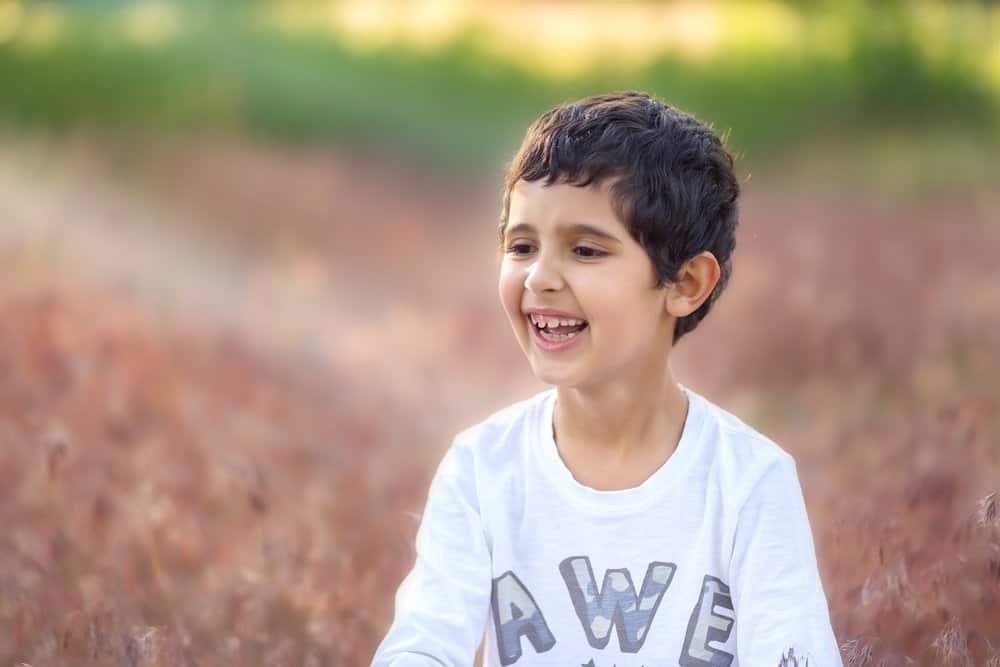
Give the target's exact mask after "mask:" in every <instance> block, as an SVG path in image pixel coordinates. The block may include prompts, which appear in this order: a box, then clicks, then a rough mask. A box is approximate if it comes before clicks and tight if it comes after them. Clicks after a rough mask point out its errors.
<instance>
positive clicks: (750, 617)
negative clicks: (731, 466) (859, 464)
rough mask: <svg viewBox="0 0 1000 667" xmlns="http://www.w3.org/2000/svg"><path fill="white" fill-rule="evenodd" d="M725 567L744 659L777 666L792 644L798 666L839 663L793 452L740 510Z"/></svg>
mask: <svg viewBox="0 0 1000 667" xmlns="http://www.w3.org/2000/svg"><path fill="white" fill-rule="evenodd" d="M730 568H731V570H730V581H731V582H733V590H732V593H733V595H732V599H733V604H734V605H735V609H734V611H735V614H736V650H737V654H738V656H739V662H740V664H741V665H761V666H762V667H772V666H777V665H778V664H779V663H781V660H782V657H783V656H784V657H786V658H788V657H790V655H791V652H792V651H794V655H795V657H796V658H798V659H799V661H798V664H799V665H802V666H804V665H806V660H805V659H808V665H809V667H831V666H838V667H843V664H844V663H843V659H842V658H841V655H840V649H839V647H838V645H837V640H836V637H835V636H834V633H833V627H832V626H831V624H830V611H829V606H828V602H827V599H826V594H825V592H824V590H823V585H822V582H821V581H820V576H819V570H818V567H817V563H816V551H815V545H814V543H813V535H812V529H811V527H810V525H809V519H808V516H807V514H806V505H805V500H804V498H803V495H802V487H801V485H800V483H799V478H798V474H797V472H796V466H795V459H794V458H793V457H792V456H791V455H789V454H787V453H785V455H784V456H782V457H781V458H780V459H779V461H777V462H775V463H774V464H773V465H771V466H770V467H769V468H768V469H767V471H766V472H765V473H764V474H763V475H762V476H761V478H760V479H759V480H758V482H757V483H756V484H755V485H754V487H753V490H752V491H751V492H750V495H749V497H748V499H747V501H746V502H745V504H744V506H743V508H742V509H741V510H740V515H739V519H738V521H737V526H736V535H735V539H734V543H733V556H732V562H731V565H730ZM781 664H785V663H781ZM789 664H795V663H794V662H790V663H789Z"/></svg>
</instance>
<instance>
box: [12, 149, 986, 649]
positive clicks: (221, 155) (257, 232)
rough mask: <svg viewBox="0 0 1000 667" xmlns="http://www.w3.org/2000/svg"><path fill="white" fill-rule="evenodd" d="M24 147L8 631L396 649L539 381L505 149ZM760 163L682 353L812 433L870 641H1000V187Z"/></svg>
mask: <svg viewBox="0 0 1000 667" xmlns="http://www.w3.org/2000/svg"><path fill="white" fill-rule="evenodd" d="M2 154H3V157H2V158H0V341H2V343H3V345H2V346H0V522H2V525H3V531H2V532H0V628H2V629H3V630H2V631H0V664H2V665H21V664H25V665H30V666H32V667H42V666H49V665H67V666H68V665H73V666H86V665H119V664H120V665H131V666H144V667H145V666H151V665H200V666H215V665H218V666H220V667H221V666H223V665H248V666H256V665H269V666H270V665H275V666H277V665H282V666H283V665H289V666H291V665H305V666H309V667H314V666H316V667H318V666H320V665H348V666H354V665H367V664H368V661H369V660H370V658H371V655H372V653H373V652H374V649H375V646H376V644H377V643H378V641H379V640H380V639H381V637H382V635H383V634H384V632H385V630H386V628H387V627H388V624H389V621H390V620H391V616H392V606H393V595H394V593H395V590H396V587H397V586H398V585H399V582H400V580H401V579H402V577H403V575H404V574H405V573H406V571H407V570H408V568H409V567H410V565H411V564H412V560H413V537H414V534H415V532H416V527H417V521H418V519H419V514H420V512H421V511H422V506H423V502H424V499H425V497H426V490H427V484H428V482H429V480H430V477H431V475H432V474H433V471H434V468H435V466H436V464H437V462H438V460H439V459H440V457H441V455H442V454H443V452H444V450H445V448H446V447H447V446H448V444H449V442H450V439H451V437H452V436H453V435H454V434H455V433H456V432H457V431H458V430H459V429H461V428H464V427H465V426H467V425H470V424H472V423H474V422H475V421H477V420H479V419H482V418H484V417H485V416H487V415H488V414H489V413H490V412H492V411H493V410H495V409H498V408H499V407H501V406H503V405H506V404H508V403H510V402H512V401H514V400H517V399H519V398H522V397H526V396H527V395H529V394H530V393H531V392H534V391H537V390H539V389H541V388H543V385H541V384H539V383H538V382H537V381H536V380H535V379H534V378H533V377H532V376H531V374H530V370H529V369H528V367H527V364H526V363H525V362H524V360H523V358H522V356H521V353H520V350H519V349H518V347H517V345H516V342H515V341H514V337H513V335H512V334H511V332H510V331H509V327H508V325H507V323H506V321H505V319H504V318H503V315H502V311H501V310H500V306H499V302H498V300H497V297H496V294H495V284H494V280H495V270H496V264H495V261H494V254H493V253H494V234H495V232H494V226H495V218H496V212H497V211H498V209H499V197H498V194H499V191H498V188H499V185H498V183H499V181H497V183H492V182H490V183H485V184H479V185H469V184H456V183H445V182H441V181H436V180H435V179H434V178H433V177H431V176H426V175H421V174H414V173H413V172H412V171H408V170H405V169H404V168H403V167H401V166H393V165H385V164H374V163H372V162H370V161H365V160H363V159H361V158H355V157H347V156H335V155H327V154H318V153H315V154H304V153H291V152H286V151H281V150H278V149H263V148H247V147H243V146H234V145H232V144H219V145H203V146H201V147H198V148H190V147H188V148H169V147H160V148H157V149H155V150H150V151H135V150H134V149H126V148H122V147H118V148H115V147H109V146H107V145H103V146H96V145H93V144H90V143H87V142H77V143H71V144H63V145H60V146H55V147H53V146H44V145H40V144H27V143H18V144H17V145H13V146H8V147H7V148H6V149H5V150H4V151H3V153H2ZM800 181H802V182H800ZM745 190H746V203H745V206H744V209H743V210H744V213H743V218H742V222H741V231H740V237H739V241H738V249H737V255H736V261H735V272H734V277H733V282H732V283H731V285H730V288H729V291H727V293H726V295H725V296H724V297H723V298H722V300H721V301H720V302H719V304H718V306H717V310H716V311H715V312H713V313H712V315H710V316H709V318H708V319H707V320H705V322H704V323H703V324H702V325H701V326H700V327H699V328H698V329H697V330H696V332H695V333H693V334H691V335H690V336H689V337H687V338H686V339H685V340H684V341H682V343H681V344H680V346H679V347H678V348H677V350H676V352H675V360H674V363H673V366H674V370H675V372H676V374H677V375H678V377H679V379H680V380H681V381H683V382H684V383H685V384H687V385H689V386H691V387H692V388H694V389H696V390H697V391H699V392H701V393H703V394H705V395H707V396H708V397H709V398H710V399H712V400H713V401H715V402H717V403H719V404H720V405H722V406H723V407H726V408H727V409H730V410H732V411H733V412H735V413H736V414H738V415H739V416H741V417H743V418H744V419H745V420H746V421H747V422H748V423H750V424H752V425H753V426H755V427H757V428H758V429H760V430H762V431H763V432H765V433H767V434H768V435H770V436H771V437H772V438H773V439H774V440H776V441H777V442H778V443H779V444H781V445H782V446H783V447H784V448H785V449H786V450H788V451H789V452H790V453H792V454H793V455H794V456H795V457H796V459H797V461H798V470H799V475H800V479H801V481H802V484H803V488H804V493H805V496H806V501H807V504H808V508H809V512H810V517H811V521H812V525H813V530H814V534H815V540H816V546H817V552H818V557H819V561H820V567H821V573H822V575H823V580H824V584H825V587H826V592H827V595H828V597H829V600H830V608H831V612H832V618H833V625H834V630H835V632H836V634H837V637H838V639H839V640H840V642H841V644H842V645H843V651H844V656H845V664H848V665H871V666H874V665H1000V498H998V495H997V491H998V490H1000V268H998V267H1000V260H998V255H1000V213H998V212H1000V199H998V198H996V197H995V196H993V195H989V194H985V193H983V192H976V191H975V190H972V189H970V190H969V191H967V192H965V191H951V192H947V193H946V192H938V193H937V194H934V195H921V196H910V197H905V198H899V197H897V198H887V197H880V196H878V195H875V194H872V192H871V191H869V194H866V195H861V194H851V193H850V191H848V190H846V189H844V188H842V189H839V190H838V189H837V188H836V187H834V186H829V185H827V186H825V187H820V186H818V185H816V184H815V183H813V184H812V185H810V184H809V180H808V178H805V179H798V180H796V181H795V184H794V185H793V184H792V183H790V182H787V181H782V180H781V179H779V178H776V177H772V178H768V177H761V178H758V177H757V176H755V177H754V178H753V179H752V180H750V181H748V182H747V183H746V185H745Z"/></svg>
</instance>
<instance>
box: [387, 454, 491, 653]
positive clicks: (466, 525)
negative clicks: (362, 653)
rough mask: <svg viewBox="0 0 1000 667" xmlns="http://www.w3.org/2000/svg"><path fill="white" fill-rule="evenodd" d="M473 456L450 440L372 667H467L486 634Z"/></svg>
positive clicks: (484, 553)
mask: <svg viewBox="0 0 1000 667" xmlns="http://www.w3.org/2000/svg"><path fill="white" fill-rule="evenodd" d="M473 473H474V470H473V466H472V452H471V450H469V448H468V447H465V446H462V443H461V441H459V440H457V439H456V440H455V441H453V442H452V446H451V447H450V448H449V449H448V451H447V452H446V453H445V456H444V458H443V459H442V460H441V463H440V464H439V465H438V468H437V471H436V472H435V474H434V478H433V480H432V481H431V484H430V489H429V491H428V495H427V503H426V506H425V508H424V513H423V516H422V518H421V520H420V527H419V528H418V529H417V536H416V552H417V556H416V561H415V563H414V565H413V568H412V569H411V570H410V572H409V573H408V574H407V575H406V577H405V578H404V579H403V582H402V583H401V584H400V586H399V589H398V591H397V592H396V600H395V602H396V606H395V615H394V618H393V621H392V625H391V626H390V627H389V631H388V633H387V634H386V636H385V638H384V639H383V640H382V642H381V644H379V646H378V648H377V649H376V651H375V656H374V658H373V659H372V667H430V666H432V665H433V666H434V667H441V666H442V665H443V666H445V667H458V666H461V667H470V666H471V665H472V663H473V660H474V659H475V655H476V650H477V649H478V648H479V644H480V642H481V640H482V638H483V635H484V633H485V630H486V621H487V616H488V613H489V605H490V594H491V591H492V578H491V577H492V575H491V572H492V567H491V554H490V550H489V548H488V546H487V542H486V537H485V533H484V530H483V523H482V517H481V514H480V506H479V499H478V494H477V492H476V483H475V476H474V474H473Z"/></svg>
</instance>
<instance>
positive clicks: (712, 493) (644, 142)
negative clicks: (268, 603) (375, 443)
mask: <svg viewBox="0 0 1000 667" xmlns="http://www.w3.org/2000/svg"><path fill="white" fill-rule="evenodd" d="M738 197H739V184H738V182H737V180H736V177H735V175H734V172H733V161H732V157H731V156H730V155H729V153H728V152H727V151H726V150H725V148H724V146H723V145H722V142H721V141H720V140H719V138H718V137H717V136H716V135H715V134H714V133H713V132H712V131H711V129H709V128H708V127H706V126H705V125H703V124H702V123H700V122H698V121H697V120H696V119H694V118H693V117H692V116H690V115H688V114H685V113H683V112H681V111H679V110H677V109H676V108H674V107H671V106H670V105H667V104H665V103H663V102H661V101H659V100H657V99H655V98H653V97H651V96H649V95H646V94H643V93H637V92H626V93H614V94H607V95H598V96H593V97H589V98H586V99H583V100H579V101H577V102H574V103H570V104H565V105H560V106H558V107H556V108H554V109H551V110H549V111H547V112H546V113H545V114H543V115H542V116H541V117H540V118H539V119H538V120H537V121H535V123H534V124H532V126H531V127H530V128H529V130H528V133H527V135H526V137H525V140H524V143H523V145H522V146H521V149H520V151H519V152H518V154H517V156H516V157H515V159H514V160H513V162H512V163H511V165H510V167H509V169H508V174H507V179H506V185H505V191H504V198H503V210H502V213H501V220H500V226H499V241H500V252H501V253H502V255H501V261H500V279H499V296H500V301H501V304H502V306H503V309H504V312H505V313H506V315H507V318H508V320H509V322H510V324H511V326H512V329H513V331H514V334H515V336H516V338H517V340H518V343H519V344H520V346H521V348H522V350H523V351H524V354H525V356H526V357H527V359H528V363H529V365H530V367H531V370H532V372H533V373H534V374H535V376H536V377H538V378H539V379H540V380H542V381H543V382H545V383H547V384H551V385H553V387H552V388H550V389H548V390H545V391H543V392H540V393H538V394H536V395H535V396H532V397H530V398H528V399H526V400H523V401H520V402H518V403H515V404H513V405H511V406H508V407H507V408H505V409H503V410H500V411H499V412H497V413H495V414H494V415H492V416H490V417H489V418H487V419H486V420H484V421H483V422H481V423H479V424H476V425H474V426H472V427H470V428H468V429H466V430H464V431H462V432H461V433H459V434H458V435H457V436H456V437H455V439H454V441H453V442H452V445H451V447H450V448H449V449H448V451H447V452H446V454H445V456H444V458H443V460H442V461H441V464H440V465H439V467H438V469H437V472H436V474H435V476H434V480H433V481H432V483H431V487H430V491H429V493H428V498H427V504H426V507H425V511H424V514H423V517H422V519H421V524H420V528H419V530H418V533H417V540H416V547H417V558H416V562H415V563H414V566H413V569H412V570H411V571H410V572H409V574H408V575H407V576H406V578H405V579H404V581H403V583H402V584H401V585H400V588H399V591H398V592H397V595H396V609H395V618H394V620H393V623H392V626H391V627H390V628H389V631H388V633H387V634H386V636H385V638H384V639H383V641H382V643H381V644H380V645H379V647H378V649H377V651H376V653H375V656H374V659H373V662H372V664H373V665H374V666H376V667H382V666H389V665H392V666H396V667H399V666H408V665H414V666H416V665H449V666H451V665H470V664H472V661H473V656H474V655H475V653H476V649H477V646H478V645H479V642H480V639H481V638H482V636H483V631H484V627H485V630H486V644H485V651H484V655H485V660H486V665H488V666H491V667H492V666H494V665H513V664H517V665H519V666H528V665H532V666H534V665H553V666H555V665H558V666H560V667H567V666H570V667H575V666H576V665H584V666H587V667H605V666H607V667H652V666H653V665H680V666H681V667H693V666H722V667H738V666H739V665H744V666H746V667H758V666H761V667H770V666H772V665H775V666H776V665H779V663H782V661H783V660H785V661H787V663H783V664H796V661H797V664H801V665H805V664H809V665H812V666H813V667H826V666H831V665H842V664H843V663H842V661H841V658H840V653H839V650H838V647H837V642H836V639H835V637H834V633H833V630H832V627H831V624H830V617H829V610H828V606H827V600H826V596H825V594H824V590H823V586H822V583H821V581H820V577H819V573H818V568H817V563H816V555H815V549H814V544H813V537H812V532H811V528H810V525H809V521H808V517H807V514H806V508H805V503H804V499H803V496H802V491H801V487H800V485H799V480H798V475H797V472H796V466H795V461H794V459H793V458H792V457H791V455H789V454H788V453H787V452H785V451H784V450H783V449H782V448H781V447H780V446H778V445H777V444H776V443H774V442H773V441H771V440H770V439H768V438H767V437H766V436H764V435H762V434H760V433H759V432H757V431H755V430H754V429H753V428H751V427H749V426H748V425H746V424H745V423H744V422H742V421H741V420H740V419H738V418H737V417H735V416H733V415H732V414H730V413H728V412H726V411H725V410H723V409H721V408H720V407H718V406H717V405H715V404H714V403H712V402H711V401H709V400H708V399H707V398H705V397H703V396H701V395H700V394H698V393H696V392H694V391H693V390H691V389H690V388H687V387H685V386H684V385H682V384H680V383H678V382H677V380H676V379H675V378H674V376H673V373H672V370H671V368H670V353H671V351H672V349H673V347H674V345H675V344H676V343H677V341H678V340H679V339H680V338H681V337H682V336H684V335H686V334H687V333H689V332H691V331H692V330H694V329H695V328H696V327H697V325H698V323H699V322H700V321H701V320H702V319H703V318H704V317H705V315H707V313H708V312H709V310H710V308H711V306H712V304H713V303H714V302H715V300H716V299H718V297H719V295H720V294H721V293H722V291H723V289H724V287H725V285H726V283H727V282H728V279H729V276H730V274H731V270H732V269H731V266H732V253H733V250H734V248H735V230H736V227H737V223H738V206H737V200H738ZM793 658H794V659H793ZM807 661H808V662H807Z"/></svg>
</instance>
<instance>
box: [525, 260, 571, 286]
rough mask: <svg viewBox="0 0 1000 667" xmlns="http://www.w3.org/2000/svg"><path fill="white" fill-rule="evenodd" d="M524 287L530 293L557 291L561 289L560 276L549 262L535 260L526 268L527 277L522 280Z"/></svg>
mask: <svg viewBox="0 0 1000 667" xmlns="http://www.w3.org/2000/svg"><path fill="white" fill-rule="evenodd" d="M524 287H525V289H527V290H528V291H530V292H544V291H545V290H557V289H559V288H560V287H562V276H560V275H559V271H558V270H557V269H556V268H555V267H554V266H553V265H552V262H551V261H549V260H543V259H541V258H539V259H537V260H536V261H535V262H534V263H533V264H532V265H531V266H530V267H528V275H527V276H525V278H524Z"/></svg>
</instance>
